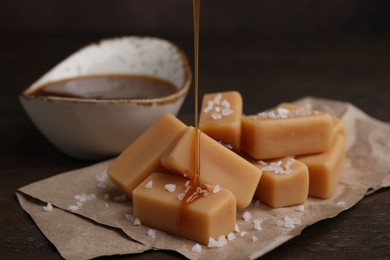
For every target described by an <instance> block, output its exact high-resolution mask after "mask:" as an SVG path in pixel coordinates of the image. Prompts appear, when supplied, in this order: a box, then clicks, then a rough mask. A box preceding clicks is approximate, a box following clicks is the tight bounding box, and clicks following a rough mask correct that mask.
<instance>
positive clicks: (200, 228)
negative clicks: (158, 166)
mask: <svg viewBox="0 0 390 260" xmlns="http://www.w3.org/2000/svg"><path fill="white" fill-rule="evenodd" d="M186 182H187V179H185V178H183V177H181V176H174V175H169V174H163V173H153V174H152V175H150V176H149V177H148V178H147V179H146V180H144V181H143V182H142V183H141V184H140V185H139V186H138V187H137V188H136V189H135V190H134V191H133V215H134V217H136V218H138V219H140V221H141V224H142V225H145V226H149V227H152V228H156V229H159V230H162V231H165V232H167V233H170V234H173V235H177V236H180V237H183V238H186V239H190V240H193V241H196V242H199V243H202V244H205V245H207V243H208V241H209V238H210V237H212V238H214V239H218V237H219V236H221V235H225V236H226V235H227V234H228V233H230V232H232V231H233V230H234V228H235V224H236V200H235V197H234V196H233V194H232V193H231V191H229V190H226V189H220V190H218V192H215V193H214V192H213V187H209V191H208V192H207V191H204V193H203V194H204V195H205V196H201V197H200V198H198V199H197V200H195V201H193V202H191V203H188V204H186V205H183V204H182V199H183V196H184V194H185V192H186V189H187V186H186ZM179 217H180V219H181V220H180V221H179Z"/></svg>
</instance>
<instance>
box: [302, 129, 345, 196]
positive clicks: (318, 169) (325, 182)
mask: <svg viewBox="0 0 390 260" xmlns="http://www.w3.org/2000/svg"><path fill="white" fill-rule="evenodd" d="M296 158H297V160H299V161H301V162H303V163H304V164H306V165H307V167H308V169H309V179H310V183H309V196H311V197H317V198H321V199H327V198H329V197H331V196H332V194H333V193H334V192H335V190H336V187H337V184H338V182H339V180H340V177H341V175H342V173H343V171H344V161H345V137H344V136H343V135H341V134H337V135H336V136H335V140H334V142H333V145H332V148H331V149H330V150H329V151H326V152H324V153H320V154H313V155H303V156H297V157H296Z"/></svg>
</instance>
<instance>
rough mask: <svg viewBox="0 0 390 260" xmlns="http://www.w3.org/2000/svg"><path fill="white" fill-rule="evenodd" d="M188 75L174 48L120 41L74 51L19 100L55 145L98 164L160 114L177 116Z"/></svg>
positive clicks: (150, 41)
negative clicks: (97, 161)
mask: <svg viewBox="0 0 390 260" xmlns="http://www.w3.org/2000/svg"><path fill="white" fill-rule="evenodd" d="M191 78H192V74H191V69H190V67H189V63H188V60H187V57H186V56H185V54H184V53H183V52H182V51H181V50H180V49H179V48H178V47H177V46H175V45H174V44H172V43H170V42H168V41H166V40H163V39H159V38H154V37H136V36H131V37H120V38H113V39H105V40H102V41H99V42H97V43H93V44H91V45H88V46H86V47H84V48H82V49H81V50H79V51H78V52H76V53H74V54H72V55H71V56H69V57H68V58H66V59H65V60H64V61H62V62H61V63H59V64H58V65H57V66H55V67H54V68H53V69H51V70H50V71H48V72H47V73H46V74H45V75H43V76H42V77H41V78H40V79H38V80H37V81H36V82H35V83H33V84H32V85H31V86H30V87H29V88H27V89H26V90H25V91H24V92H23V93H22V94H21V95H20V97H19V99H20V102H21V104H22V106H23V107H24V109H25V111H26V112H27V114H28V115H29V117H30V118H31V120H32V121H33V122H34V124H35V125H36V126H37V128H38V129H39V130H40V131H41V132H42V133H43V134H44V135H45V136H46V137H47V138H48V139H49V140H50V141H51V142H52V143H53V144H54V145H55V146H56V147H57V148H59V149H60V150H61V151H63V152H64V153H66V154H68V155H70V156H73V157H76V158H81V159H88V160H100V159H104V158H108V157H112V156H115V155H117V154H119V153H120V152H122V151H123V150H124V149H125V148H126V147H127V146H128V145H130V144H131V142H132V141H134V140H135V139H136V138H137V137H138V136H139V135H140V134H141V133H142V132H143V131H145V130H146V129H147V128H148V127H149V126H150V125H151V124H152V123H153V122H154V121H155V120H157V119H158V118H159V117H160V116H162V115H163V114H166V113H171V114H173V115H176V114H177V113H178V111H179V109H180V108H181V105H182V103H183V101H184V99H185V98H186V96H187V93H188V90H189V88H190V84H191ZM146 156H147V155H146Z"/></svg>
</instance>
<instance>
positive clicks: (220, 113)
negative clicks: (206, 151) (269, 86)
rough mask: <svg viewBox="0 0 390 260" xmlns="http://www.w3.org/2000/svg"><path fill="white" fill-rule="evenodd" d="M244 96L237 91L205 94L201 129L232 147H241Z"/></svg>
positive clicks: (200, 123) (236, 148)
mask: <svg viewBox="0 0 390 260" xmlns="http://www.w3.org/2000/svg"><path fill="white" fill-rule="evenodd" d="M242 106H243V105H242V98H241V95H240V93H239V92H237V91H227V92H221V93H210V94H206V95H204V96H203V102H202V110H201V114H200V117H199V129H200V130H201V131H202V132H204V133H205V134H207V135H208V136H210V137H211V138H213V139H214V140H217V141H220V142H222V143H223V144H225V145H231V146H232V149H234V150H236V151H238V150H239V149H240V139H241V116H242Z"/></svg>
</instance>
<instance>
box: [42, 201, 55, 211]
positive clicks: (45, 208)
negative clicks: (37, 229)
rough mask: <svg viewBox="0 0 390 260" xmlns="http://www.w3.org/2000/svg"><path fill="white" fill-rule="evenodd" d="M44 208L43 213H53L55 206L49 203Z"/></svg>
mask: <svg viewBox="0 0 390 260" xmlns="http://www.w3.org/2000/svg"><path fill="white" fill-rule="evenodd" d="M42 208H43V211H45V212H51V211H52V210H53V205H51V203H50V202H48V203H47V205H46V206H43V207H42Z"/></svg>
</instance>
